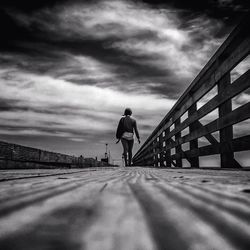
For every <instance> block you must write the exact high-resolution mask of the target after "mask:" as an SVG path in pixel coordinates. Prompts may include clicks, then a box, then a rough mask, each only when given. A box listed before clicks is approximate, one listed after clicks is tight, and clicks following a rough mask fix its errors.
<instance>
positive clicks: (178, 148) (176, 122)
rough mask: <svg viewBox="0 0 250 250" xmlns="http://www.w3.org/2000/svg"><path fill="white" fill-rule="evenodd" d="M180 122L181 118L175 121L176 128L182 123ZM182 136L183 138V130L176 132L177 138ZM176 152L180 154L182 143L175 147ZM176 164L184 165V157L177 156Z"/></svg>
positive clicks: (179, 166) (178, 165)
mask: <svg viewBox="0 0 250 250" xmlns="http://www.w3.org/2000/svg"><path fill="white" fill-rule="evenodd" d="M180 123H181V119H180V118H179V119H177V120H176V121H175V128H177V127H178V126H179V125H180ZM180 138H181V132H178V133H176V134H175V140H179V139H180ZM175 152H176V154H180V153H181V152H182V149H181V144H179V145H176V147H175ZM176 166H177V167H178V168H181V167H182V159H181V158H177V159H176Z"/></svg>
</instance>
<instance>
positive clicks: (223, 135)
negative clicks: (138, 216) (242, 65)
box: [218, 72, 234, 168]
mask: <svg viewBox="0 0 250 250" xmlns="http://www.w3.org/2000/svg"><path fill="white" fill-rule="evenodd" d="M228 85H230V72H229V73H227V74H226V75H225V76H223V77H222V78H221V80H220V81H219V82H218V94H219V95H220V94H222V93H223V91H224V89H225V88H226V87H227V86H228ZM231 111H232V100H231V99H229V100H228V101H226V102H224V103H223V104H221V105H220V106H219V118H221V117H223V116H224V115H227V114H228V113H230V112H231ZM232 139H233V126H228V127H225V128H223V129H220V143H221V144H222V145H223V146H222V148H223V152H221V154H220V158H221V167H222V168H232V167H233V161H234V152H233V149H232V147H231V142H232Z"/></svg>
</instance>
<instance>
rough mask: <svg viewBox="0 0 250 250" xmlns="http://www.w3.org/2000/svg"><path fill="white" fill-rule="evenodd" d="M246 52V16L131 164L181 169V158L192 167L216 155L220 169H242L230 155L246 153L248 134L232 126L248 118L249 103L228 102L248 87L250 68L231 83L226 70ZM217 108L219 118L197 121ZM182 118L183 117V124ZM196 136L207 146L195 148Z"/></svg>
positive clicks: (249, 38)
mask: <svg viewBox="0 0 250 250" xmlns="http://www.w3.org/2000/svg"><path fill="white" fill-rule="evenodd" d="M249 52H250V17H249V14H248V15H246V16H245V17H244V19H243V20H242V21H241V23H240V24H239V25H238V26H237V27H236V28H235V29H234V30H233V31H232V33H231V34H230V35H229V36H228V38H227V39H226V41H225V42H224V43H223V44H222V45H221V47H220V48H219V49H218V50H217V51H216V53H215V54H214V56H213V57H212V58H211V59H210V60H209V62H208V63H207V64H206V66H205V67H204V68H203V69H202V70H201V72H200V73H199V74H198V76H197V77H196V78H195V79H194V81H193V82H192V83H191V85H190V86H189V87H188V88H187V90H186V91H185V92H184V94H183V95H182V96H181V97H180V98H179V100H178V101H177V102H176V104H175V105H174V106H173V108H172V109H171V110H170V111H169V113H168V114H167V115H166V116H165V117H164V119H163V120H162V121H161V122H160V124H159V125H158V126H157V127H156V129H155V130H154V131H153V133H152V134H151V135H150V136H149V137H148V139H147V140H146V141H145V143H144V144H143V145H142V147H141V148H140V149H139V151H138V152H137V153H136V154H135V156H134V158H133V164H134V165H137V166H142V165H144V166H147V165H151V166H152V165H153V166H155V167H171V166H175V167H182V166H183V164H182V160H183V159H186V160H187V161H188V162H189V163H190V166H191V167H193V168H197V167H199V157H200V156H209V155H214V154H220V159H221V167H223V168H235V167H241V165H240V164H239V163H238V162H237V161H236V160H235V159H234V152H239V151H244V150H250V135H245V136H241V137H239V138H234V137H233V125H234V124H237V123H239V122H242V121H244V120H246V119H248V118H250V103H249V102H247V103H245V104H244V105H241V106H240V107H238V108H236V109H234V110H232V98H233V97H235V96H237V95H239V94H240V93H242V92H243V91H245V90H246V89H247V88H249V87H250V70H248V71H246V72H245V73H244V74H242V75H241V76H240V77H239V78H238V79H237V80H235V81H234V82H232V83H231V71H232V69H234V68H235V66H237V65H238V64H239V63H240V62H242V61H243V60H244V59H245V58H246V57H247V56H248V55H249ZM216 87H217V90H216ZM214 89H215V90H216V92H217V93H216V95H215V96H214V97H213V98H212V99H211V100H209V101H208V102H206V103H205V104H204V105H203V106H202V107H201V108H199V109H198V108H197V103H198V101H200V100H201V98H203V97H204V96H205V95H207V94H208V93H209V92H210V91H211V90H214ZM216 109H218V118H217V119H214V120H213V121H211V122H209V123H208V124H206V125H203V124H202V123H201V122H200V119H201V118H203V117H205V116H207V115H209V113H211V112H212V111H214V110H216ZM184 115H187V118H186V119H185V120H183V117H184ZM184 130H189V131H188V133H187V134H186V135H183V134H182V132H184ZM214 132H219V138H218V139H219V140H218V139H216V138H215V137H214V136H213V135H212V133H214ZM201 137H205V138H206V139H207V140H208V141H209V143H210V145H207V146H202V147H199V145H198V138H201ZM186 143H187V144H189V150H185V151H184V149H183V148H182V147H183V145H184V144H186ZM172 151H175V152H174V153H171V152H172Z"/></svg>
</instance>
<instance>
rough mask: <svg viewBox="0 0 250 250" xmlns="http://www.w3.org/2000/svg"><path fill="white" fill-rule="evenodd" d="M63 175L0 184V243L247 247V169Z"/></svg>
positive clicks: (95, 249) (96, 248) (96, 249)
mask: <svg viewBox="0 0 250 250" xmlns="http://www.w3.org/2000/svg"><path fill="white" fill-rule="evenodd" d="M12 174H13V173H11V175H12ZM64 177H65V179H60V178H59V177H55V176H54V177H53V176H50V177H46V178H45V177H41V178H40V179H39V178H33V179H23V180H22V179H19V180H12V181H11V180H10V181H9V182H2V183H0V190H1V193H0V195H1V196H0V198H1V208H0V209H2V208H3V207H9V208H10V210H11V211H9V213H7V214H6V213H5V214H1V213H0V248H1V249H5V250H12V249H18V250H27V249H32V250H36V249H37V250H38V249H72V250H76V249H85V250H100V249H102V250H110V249H121V250H127V249H131V250H136V249H145V250H156V249H170V250H172V249H175V250H183V249H214V250H221V249H227V250H236V249H237V250H238V249H243V250H245V249H249V246H250V241H249V238H250V209H249V208H250V199H249V193H248V192H249V190H250V185H249V179H250V171H236V170H227V171H225V170H219V171H218V170H217V171H216V170H204V169H192V170H186V169H176V170H174V169H153V168H116V169H115V168H114V169H107V170H105V169H101V170H100V171H91V169H90V170H89V171H85V172H82V173H75V174H73V173H72V174H69V175H68V176H64ZM66 177H67V179H66ZM42 180H44V181H42ZM70 187H71V188H72V190H70V189H69V188H70ZM3 190H4V192H3ZM59 191H60V193H59ZM3 194H4V195H3ZM3 196H4V197H3ZM24 201H26V204H25V205H22V206H18V204H19V203H22V204H23V203H24ZM211 239H213V240H211Z"/></svg>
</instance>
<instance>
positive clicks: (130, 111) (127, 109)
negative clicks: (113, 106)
mask: <svg viewBox="0 0 250 250" xmlns="http://www.w3.org/2000/svg"><path fill="white" fill-rule="evenodd" d="M124 115H132V110H131V109H130V108H126V109H125V110H124Z"/></svg>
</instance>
